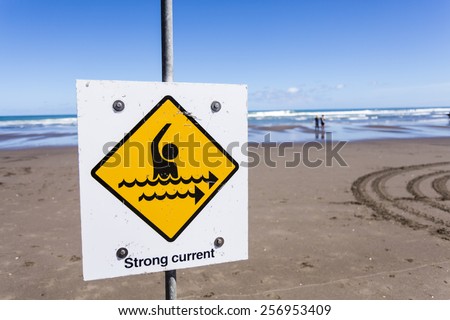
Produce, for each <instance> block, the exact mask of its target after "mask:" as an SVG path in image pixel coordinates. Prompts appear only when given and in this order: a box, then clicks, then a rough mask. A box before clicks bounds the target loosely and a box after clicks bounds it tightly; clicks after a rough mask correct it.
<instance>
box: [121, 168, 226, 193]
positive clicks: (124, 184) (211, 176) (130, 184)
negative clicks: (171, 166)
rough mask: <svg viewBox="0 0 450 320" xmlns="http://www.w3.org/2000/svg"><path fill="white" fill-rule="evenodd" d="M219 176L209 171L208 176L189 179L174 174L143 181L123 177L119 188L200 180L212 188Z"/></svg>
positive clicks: (186, 182) (196, 181)
mask: <svg viewBox="0 0 450 320" xmlns="http://www.w3.org/2000/svg"><path fill="white" fill-rule="evenodd" d="M217 180H218V179H217V177H216V176H215V175H214V174H213V173H211V172H208V177H205V176H201V177H199V178H194V177H192V176H191V177H189V178H187V179H184V178H183V177H178V178H172V176H169V177H168V178H167V179H162V178H161V177H160V176H158V177H157V178H156V179H155V180H149V179H148V178H147V179H145V180H143V181H139V180H137V179H134V180H133V181H131V182H127V181H125V179H123V180H122V181H121V182H120V183H119V185H118V186H119V188H122V187H127V188H132V187H134V186H136V185H137V186H138V187H145V186H147V185H148V186H152V187H155V186H157V185H162V186H166V185H168V184H173V185H178V184H180V183H182V184H189V183H191V182H192V183H194V184H198V183H200V182H207V183H208V184H209V188H210V189H211V187H212V186H213V185H214V184H215V183H216V182H217Z"/></svg>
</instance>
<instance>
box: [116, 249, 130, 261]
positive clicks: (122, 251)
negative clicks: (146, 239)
mask: <svg viewBox="0 0 450 320" xmlns="http://www.w3.org/2000/svg"><path fill="white" fill-rule="evenodd" d="M127 255H128V249H127V248H119V249H118V250H117V252H116V257H117V258H118V259H123V258H125V257H126V256H127Z"/></svg>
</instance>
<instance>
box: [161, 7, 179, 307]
mask: <svg viewBox="0 0 450 320" xmlns="http://www.w3.org/2000/svg"><path fill="white" fill-rule="evenodd" d="M161 51H162V81H163V82H173V15H172V0H161ZM165 286H166V300H176V299H177V271H176V270H169V271H165Z"/></svg>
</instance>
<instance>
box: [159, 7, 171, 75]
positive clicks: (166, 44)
mask: <svg viewBox="0 0 450 320" xmlns="http://www.w3.org/2000/svg"><path fill="white" fill-rule="evenodd" d="M161 36H162V38H161V40H162V43H161V44H162V46H161V49H162V81H163V82H172V81H173V18H172V0H161Z"/></svg>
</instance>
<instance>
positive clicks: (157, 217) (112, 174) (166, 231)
mask: <svg viewBox="0 0 450 320" xmlns="http://www.w3.org/2000/svg"><path fill="white" fill-rule="evenodd" d="M238 169H239V165H238V163H237V162H236V161H235V160H234V159H233V158H232V157H231V156H230V155H229V154H228V153H227V151H226V150H225V149H224V148H223V147H222V146H220V145H219V144H218V143H217V142H216V141H215V140H214V138H213V137H212V136H211V135H210V134H208V132H206V131H205V130H204V129H203V128H202V126H201V125H200V124H199V123H198V122H197V121H196V120H195V118H194V117H192V116H191V114H189V112H187V111H186V110H185V109H184V108H183V107H182V106H181V105H180V104H179V103H178V102H177V101H176V100H175V99H174V98H173V97H171V96H166V97H164V98H163V99H162V100H161V101H160V102H159V103H158V104H157V105H156V106H155V107H154V108H153V109H152V110H151V111H150V112H149V113H148V114H147V115H145V116H144V117H143V118H142V120H141V121H140V122H139V123H138V124H136V126H135V127H134V128H133V129H132V130H131V131H130V132H129V133H128V134H127V135H125V137H124V138H123V139H122V140H121V141H120V142H119V143H118V144H117V145H116V146H114V147H113V148H112V150H111V151H110V152H109V153H108V154H107V155H106V156H105V157H104V158H103V159H102V160H101V161H100V162H99V163H98V164H97V165H96V166H95V167H94V168H93V170H92V172H91V174H92V176H93V177H94V178H95V179H96V180H97V181H98V182H100V183H101V184H102V185H103V186H104V187H105V188H106V189H108V190H109V191H110V192H111V193H112V194H113V195H114V196H115V197H116V198H117V199H118V200H120V202H122V203H124V204H125V205H126V206H127V207H128V208H130V209H131V210H132V211H133V212H134V213H135V214H137V215H138V216H139V217H140V218H141V219H142V220H143V221H145V222H146V223H147V224H148V225H149V226H151V227H152V228H153V229H154V230H155V231H156V232H158V233H159V234H160V235H161V236H162V237H163V238H164V239H166V240H167V241H174V240H175V239H176V238H177V237H178V236H179V235H180V234H181V233H182V232H183V230H184V229H185V228H186V227H187V226H188V225H189V223H190V222H191V221H192V220H193V219H194V218H195V217H196V216H197V215H198V214H200V213H201V211H202V209H203V208H204V207H205V205H207V203H208V202H209V201H210V200H211V199H212V198H213V197H214V196H215V194H216V193H217V192H219V190H220V188H221V187H222V186H223V185H224V184H225V183H226V182H227V181H228V180H229V179H230V178H231V177H232V176H233V174H234V173H235V172H236V171H237V170H238Z"/></svg>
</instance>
